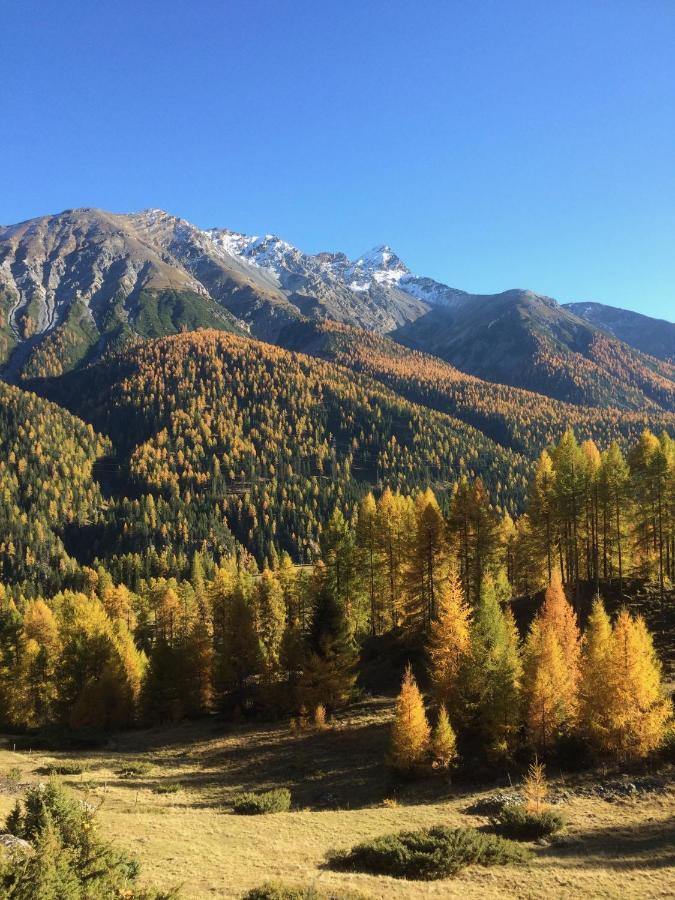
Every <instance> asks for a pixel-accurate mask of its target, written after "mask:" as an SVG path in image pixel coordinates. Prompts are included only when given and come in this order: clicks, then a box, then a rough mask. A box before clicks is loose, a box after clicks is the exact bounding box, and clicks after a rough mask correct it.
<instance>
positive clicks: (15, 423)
mask: <svg viewBox="0 0 675 900" xmlns="http://www.w3.org/2000/svg"><path fill="white" fill-rule="evenodd" d="M109 447H110V444H109V442H108V441H106V440H105V438H103V437H101V436H100V435H97V434H96V433H95V432H94V430H93V428H92V427H91V426H90V425H85V423H84V422H82V421H81V420H80V419H77V418H76V417H75V416H73V415H71V414H70V413H68V412H66V410H64V409H62V408H60V407H58V406H56V405H54V404H52V403H49V402H47V401H46V400H43V399H42V398H40V397H37V396H35V394H31V393H29V392H28V391H22V390H19V389H18V388H15V387H11V386H9V385H5V384H2V383H0V448H1V449H2V453H1V455H0V531H1V538H0V581H2V582H5V583H9V584H13V583H22V582H23V581H25V580H26V579H29V580H30V581H32V582H34V583H37V584H39V585H40V587H41V588H42V589H46V590H50V589H54V588H55V587H56V586H57V585H60V584H61V583H62V579H63V578H64V577H65V576H66V575H67V573H68V572H69V571H72V569H73V560H71V559H70V558H69V556H68V554H67V552H66V549H65V547H64V544H63V540H62V537H63V534H64V531H65V530H67V529H73V528H77V527H82V526H85V525H86V524H87V523H90V522H91V521H92V520H94V519H96V518H98V517H99V515H100V513H101V509H102V507H103V505H104V501H103V497H102V495H101V491H100V488H99V485H98V484H97V483H96V482H95V481H94V479H93V478H92V468H93V465H94V462H95V460H96V459H97V457H99V456H101V455H102V454H104V453H106V452H108V450H109Z"/></svg>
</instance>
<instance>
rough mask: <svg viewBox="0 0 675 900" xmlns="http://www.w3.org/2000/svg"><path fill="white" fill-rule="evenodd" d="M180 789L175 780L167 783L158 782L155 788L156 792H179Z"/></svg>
mask: <svg viewBox="0 0 675 900" xmlns="http://www.w3.org/2000/svg"><path fill="white" fill-rule="evenodd" d="M179 790H180V785H179V784H177V783H176V782H175V781H169V782H168V783H167V784H158V785H157V787H156V788H155V790H154V792H153V793H155V794H177V793H178V791H179Z"/></svg>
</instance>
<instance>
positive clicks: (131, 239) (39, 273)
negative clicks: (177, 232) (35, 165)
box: [0, 209, 242, 380]
mask: <svg viewBox="0 0 675 900" xmlns="http://www.w3.org/2000/svg"><path fill="white" fill-rule="evenodd" d="M0 323H1V330H0V335H1V342H0V350H2V351H3V357H4V361H5V362H7V361H8V360H9V366H8V367H7V369H6V370H5V372H4V377H5V378H6V379H8V380H9V379H11V378H15V377H17V376H19V375H22V376H26V377H31V376H36V375H55V374H59V373H60V372H62V371H64V370H67V369H69V368H72V366H74V365H76V364H77V363H79V362H80V361H81V360H83V359H85V358H86V357H87V356H88V355H90V354H92V353H95V352H100V351H101V350H102V349H103V347H104V346H105V345H106V344H107V343H109V342H111V341H114V340H115V339H118V338H119V337H120V336H122V335H124V334H127V333H137V334H139V335H141V336H143V337H148V336H157V335H162V334H168V333H172V332H176V331H178V330H180V329H181V328H195V327H198V326H211V327H216V328H222V329H224V330H233V331H241V330H242V329H241V326H240V325H239V323H238V322H237V321H236V319H235V318H234V317H233V316H232V314H231V313H230V312H228V311H227V310H226V309H224V308H222V307H221V306H219V305H218V304H217V303H216V302H214V300H213V299H212V298H211V297H210V295H209V293H208V291H207V290H206V289H205V287H204V286H203V285H202V284H201V282H200V281H199V280H198V279H197V278H195V277H193V276H192V275H191V273H190V272H189V271H188V270H186V269H185V268H184V267H183V266H182V265H180V264H177V263H176V261H175V260H174V259H173V258H172V257H171V256H170V255H169V254H166V253H163V252H162V248H161V247H160V246H158V245H156V244H153V243H151V242H149V241H148V240H146V239H145V235H144V233H143V230H142V229H140V228H138V227H137V225H136V223H135V222H134V221H133V220H132V219H131V218H130V217H128V216H117V215H112V214H110V213H106V212H103V211H101V210H93V209H81V210H68V211H66V212H64V213H61V214H60V215H57V216H44V217H42V218H39V219H32V220H30V221H28V222H23V223H21V224H19V225H13V226H9V227H7V228H3V229H1V230H0ZM17 345H18V347H17ZM14 348H16V350H15V352H14V353H12V351H13V350H14ZM10 357H11V358H10Z"/></svg>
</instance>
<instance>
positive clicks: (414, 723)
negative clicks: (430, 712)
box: [389, 666, 431, 772]
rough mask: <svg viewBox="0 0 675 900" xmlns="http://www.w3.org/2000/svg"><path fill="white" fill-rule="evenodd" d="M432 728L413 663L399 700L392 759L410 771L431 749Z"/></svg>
mask: <svg viewBox="0 0 675 900" xmlns="http://www.w3.org/2000/svg"><path fill="white" fill-rule="evenodd" d="M430 738H431V729H430V727H429V722H428V721H427V714H426V711H425V709H424V701H423V699H422V695H421V694H420V691H419V688H418V687H417V683H416V681H415V678H414V676H413V673H412V669H411V667H410V666H408V667H407V668H406V671H405V674H404V676H403V681H402V683H401V692H400V694H399V695H398V699H397V701H396V711H395V714H394V724H393V727H392V735H391V750H390V755H389V759H390V761H391V764H392V766H393V767H394V768H395V769H398V770H399V771H401V772H411V771H413V770H414V769H415V768H416V767H417V766H419V765H420V764H421V763H422V762H423V761H424V759H425V757H426V755H427V753H428V752H429V744H430Z"/></svg>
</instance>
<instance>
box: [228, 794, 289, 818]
mask: <svg viewBox="0 0 675 900" xmlns="http://www.w3.org/2000/svg"><path fill="white" fill-rule="evenodd" d="M290 808H291V792H290V791H289V790H287V788H275V789H274V790H272V791H263V792H262V793H259V794H256V793H253V792H252V791H245V792H244V793H242V794H239V795H238V796H236V797H235V798H234V802H233V809H234V812H235V813H237V814H238V815H240V816H259V815H263V814H264V813H276V812H287V811H288V810H289V809H290Z"/></svg>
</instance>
